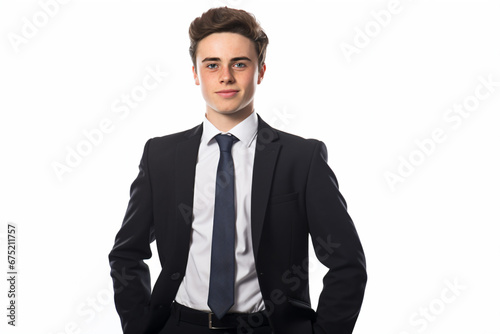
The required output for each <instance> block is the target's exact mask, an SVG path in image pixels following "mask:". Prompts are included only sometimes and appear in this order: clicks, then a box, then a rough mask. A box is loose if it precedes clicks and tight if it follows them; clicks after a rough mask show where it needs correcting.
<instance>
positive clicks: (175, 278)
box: [170, 273, 181, 281]
mask: <svg viewBox="0 0 500 334" xmlns="http://www.w3.org/2000/svg"><path fill="white" fill-rule="evenodd" d="M180 277H181V274H179V273H173V274H172V275H170V278H171V279H172V280H174V281H175V280H178V279H179V278H180Z"/></svg>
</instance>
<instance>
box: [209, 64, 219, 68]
mask: <svg viewBox="0 0 500 334" xmlns="http://www.w3.org/2000/svg"><path fill="white" fill-rule="evenodd" d="M216 66H217V64H208V65H207V68H209V69H214V68H216Z"/></svg>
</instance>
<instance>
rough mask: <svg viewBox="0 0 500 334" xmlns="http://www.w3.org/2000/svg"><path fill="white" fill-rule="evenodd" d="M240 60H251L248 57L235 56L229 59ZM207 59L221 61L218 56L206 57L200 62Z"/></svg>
mask: <svg viewBox="0 0 500 334" xmlns="http://www.w3.org/2000/svg"><path fill="white" fill-rule="evenodd" d="M240 60H248V61H250V62H251V61H252V60H251V59H250V58H248V57H236V58H231V61H232V62H233V61H240ZM207 61H221V60H220V58H217V57H207V58H205V59H203V60H202V61H201V62H202V63H204V62H207Z"/></svg>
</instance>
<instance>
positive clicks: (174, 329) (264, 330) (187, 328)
mask: <svg viewBox="0 0 500 334" xmlns="http://www.w3.org/2000/svg"><path fill="white" fill-rule="evenodd" d="M160 334H273V332H272V330H271V327H269V326H261V327H257V328H252V327H249V326H246V327H240V328H234V329H210V328H208V324H207V326H200V325H195V324H192V323H188V322H184V321H181V320H179V318H178V316H177V313H176V312H171V313H170V318H169V319H168V320H167V323H166V324H165V327H163V329H162V330H161V332H160Z"/></svg>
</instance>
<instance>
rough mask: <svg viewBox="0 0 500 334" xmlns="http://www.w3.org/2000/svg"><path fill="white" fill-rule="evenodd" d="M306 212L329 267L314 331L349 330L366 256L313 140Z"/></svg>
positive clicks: (343, 333)
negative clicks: (313, 148) (313, 146)
mask: <svg viewBox="0 0 500 334" xmlns="http://www.w3.org/2000/svg"><path fill="white" fill-rule="evenodd" d="M306 210H307V217H308V221H309V231H310V234H311V238H312V242H313V245H314V250H315V252H316V256H317V257H318V259H319V260H320V262H321V263H323V264H324V265H325V266H326V267H328V268H329V271H328V273H327V274H326V275H325V277H324V279H323V290H322V292H321V295H320V298H319V303H318V309H317V311H316V313H317V314H316V321H315V323H314V326H313V328H314V333H315V334H351V333H352V331H353V328H354V324H355V323H356V320H357V317H358V314H359V311H360V308H361V303H362V300H363V295H364V290H365V285H366V280H367V275H366V267H365V257H364V253H363V249H362V246H361V243H360V240H359V238H358V234H357V232H356V229H355V227H354V224H353V222H352V220H351V218H350V216H349V214H348V213H347V205H346V202H345V200H344V198H343V197H342V195H341V194H340V192H339V189H338V184H337V180H336V177H335V175H334V173H333V171H332V170H331V169H330V167H329V166H328V164H327V150H326V146H325V145H324V144H323V143H322V142H317V145H316V147H315V152H314V154H313V158H312V161H311V165H310V170H309V175H308V181H307V188H306Z"/></svg>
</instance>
